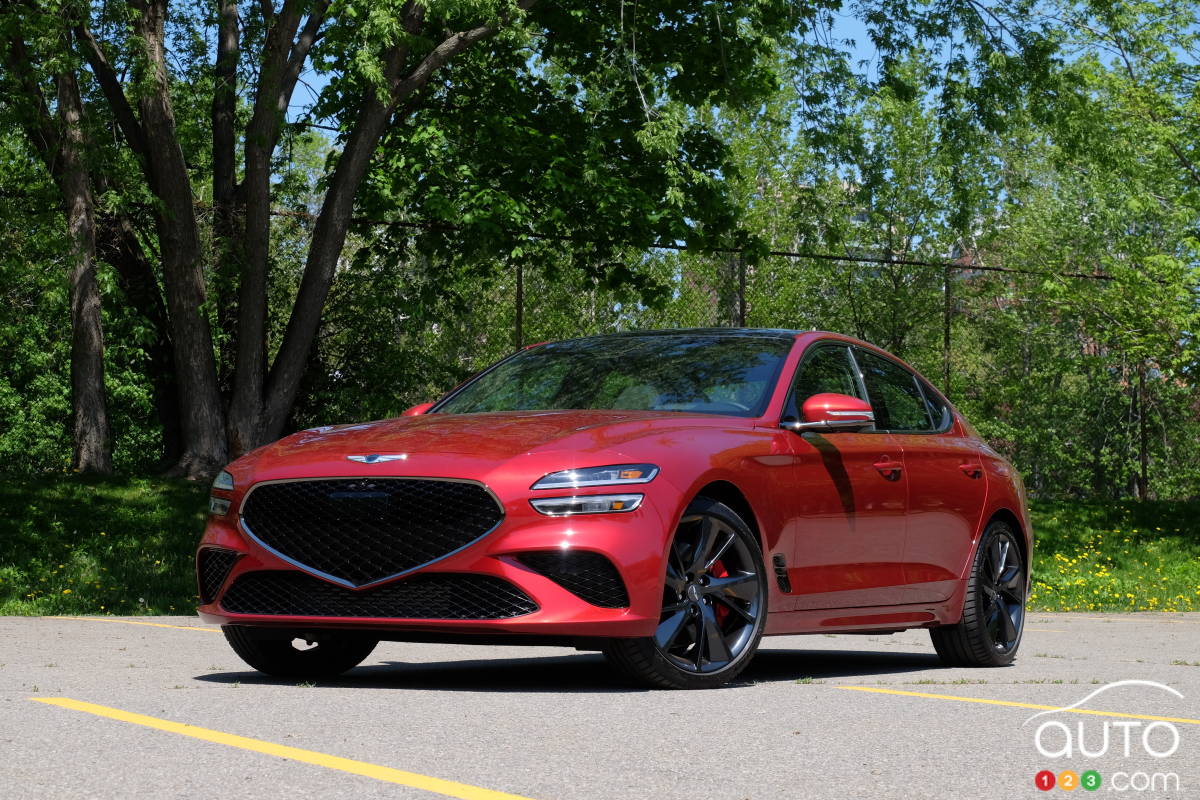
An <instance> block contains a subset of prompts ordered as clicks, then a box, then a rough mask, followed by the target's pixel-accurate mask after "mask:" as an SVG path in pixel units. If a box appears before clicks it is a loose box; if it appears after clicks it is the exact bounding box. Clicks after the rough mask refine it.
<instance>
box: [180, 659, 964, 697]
mask: <svg viewBox="0 0 1200 800" xmlns="http://www.w3.org/2000/svg"><path fill="white" fill-rule="evenodd" d="M940 666H941V662H940V661H939V660H938V658H937V656H936V655H933V654H930V653H880V652H873V651H857V650H771V649H767V650H760V651H759V652H758V653H757V654H756V655H755V657H754V661H753V662H751V664H750V666H749V667H747V668H746V671H745V672H743V673H742V674H741V675H740V676H739V677H738V679H737V680H735V681H733V682H732V683H731V684H730V685H731V686H735V687H736V686H747V685H751V684H757V683H781V682H787V681H796V680H802V679H809V678H811V679H847V680H852V679H855V678H864V677H871V676H876V675H894V674H897V673H905V672H920V671H923V670H929V669H935V668H938V667H940ZM196 680H199V681H205V682H208V683H226V684H233V683H239V684H242V685H268V686H270V685H274V686H288V685H292V686H294V685H296V683H297V680H296V679H294V678H292V679H286V678H273V677H270V676H268V675H263V674H262V673H259V672H254V671H245V672H209V673H205V674H202V675H197V676H196ZM316 683H317V684H318V685H319V686H324V687H344V688H357V689H432V690H437V691H464V692H568V693H581V694H582V693H601V694H602V693H619V692H640V691H647V690H646V689H642V688H640V687H636V686H631V685H630V684H629V683H628V682H627V681H625V680H624V679H623V678H622V677H621V676H620V674H619V673H617V672H616V671H615V670H614V669H613V668H612V667H611V666H610V665H609V664H608V662H606V661H605V659H604V657H603V656H601V655H600V654H598V653H574V654H570V655H557V656H535V657H529V658H479V659H462V660H455V661H411V662H410V661H385V662H383V663H375V664H367V665H365V666H361V667H357V668H355V669H353V670H351V671H350V672H347V673H345V674H344V675H340V676H338V677H337V678H333V679H326V680H319V681H316Z"/></svg>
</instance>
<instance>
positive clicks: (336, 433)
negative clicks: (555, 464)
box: [255, 410, 750, 468]
mask: <svg viewBox="0 0 1200 800" xmlns="http://www.w3.org/2000/svg"><path fill="white" fill-rule="evenodd" d="M730 422H731V419H730V418H728V417H714V416H710V415H693V414H681V413H679V412H670V411H607V410H605V411H522V412H516V411H513V412H494V413H486V414H430V415H425V416H417V417H399V418H396V419H387V420H379V421H377V422H364V423H360V424H356V425H336V426H329V427H322V428H312V429H310V430H306V431H301V432H299V433H296V434H293V435H292V436H289V437H287V438H285V439H282V440H280V441H279V442H276V443H275V444H273V445H269V446H268V447H266V448H263V450H262V451H260V452H259V453H256V455H257V458H256V459H255V461H256V462H257V466H258V467H260V468H261V467H265V466H268V465H271V464H273V463H274V464H279V463H291V464H299V463H301V462H304V463H309V464H314V465H315V464H317V463H322V462H324V463H328V462H331V461H339V462H344V460H345V459H346V457H347V456H350V455H370V454H380V455H405V456H418V455H420V456H431V455H439V454H445V455H461V456H469V457H471V458H473V459H479V460H484V461H491V462H499V461H506V460H508V459H511V458H515V457H517V456H520V455H524V454H528V453H533V452H537V451H544V450H562V449H570V450H575V451H581V452H591V451H600V450H610V449H612V448H616V447H620V445H621V444H623V443H625V442H627V441H629V440H631V439H636V438H641V437H643V436H646V435H647V434H650V433H651V432H653V433H654V434H661V433H664V432H666V431H668V430H671V429H674V428H683V427H694V426H697V425H699V426H710V425H719V426H728V425H729V424H730ZM732 422H733V423H734V424H735V425H737V423H740V422H743V421H742V420H732ZM744 422H745V423H747V424H748V423H749V422H750V420H745V421H744ZM739 427H740V426H739Z"/></svg>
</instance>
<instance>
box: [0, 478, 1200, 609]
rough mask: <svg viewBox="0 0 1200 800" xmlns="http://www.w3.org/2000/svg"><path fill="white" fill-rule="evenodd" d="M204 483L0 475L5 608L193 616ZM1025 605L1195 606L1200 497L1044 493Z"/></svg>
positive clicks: (1199, 597)
mask: <svg viewBox="0 0 1200 800" xmlns="http://www.w3.org/2000/svg"><path fill="white" fill-rule="evenodd" d="M206 495H207V487H204V486H197V485H195V484H191V483H187V482H185V481H169V480H163V479H157V478H109V479H97V478H88V477H80V476H75V475H62V476H54V477H37V478H23V477H17V478H13V477H7V476H0V614H68V615H69V614H172V613H176V614H190V613H191V612H192V610H193V609H194V608H195V582H194V578H193V571H192V570H193V568H192V556H193V553H194V551H195V547H196V542H197V540H198V539H199V537H200V532H201V530H202V528H203V526H204V507H205V498H206ZM1032 514H1033V524H1034V533H1035V535H1036V539H1037V541H1036V553H1035V557H1034V585H1033V591H1032V594H1031V596H1030V607H1031V608H1032V609H1034V610H1037V611H1200V502H1190V503H1172V502H1149V503H1134V502H1124V503H1079V502H1059V501H1040V502H1037V503H1035V504H1034V507H1033V509H1032Z"/></svg>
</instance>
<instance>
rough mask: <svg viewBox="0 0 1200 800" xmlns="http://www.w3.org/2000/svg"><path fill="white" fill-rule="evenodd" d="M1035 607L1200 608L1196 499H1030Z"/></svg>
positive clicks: (1199, 519)
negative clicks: (1142, 500) (1084, 500)
mask: <svg viewBox="0 0 1200 800" xmlns="http://www.w3.org/2000/svg"><path fill="white" fill-rule="evenodd" d="M1031 512H1032V515H1033V530H1034V535H1035V537H1036V541H1035V552H1034V561H1033V588H1032V590H1031V592H1030V596H1029V605H1030V607H1031V608H1032V609H1034V610H1038V611H1200V502H1168V501H1159V502H1146V503H1136V502H1132V501H1126V502H1116V503H1080V502H1061V501H1042V502H1038V503H1036V504H1034V505H1033V508H1032V509H1031Z"/></svg>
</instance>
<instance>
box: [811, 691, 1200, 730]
mask: <svg viewBox="0 0 1200 800" xmlns="http://www.w3.org/2000/svg"><path fill="white" fill-rule="evenodd" d="M833 688H835V689H849V690H850V691H852V692H874V693H875V694H899V695H904V696H905V697H928V698H932V699H934V700H957V701H958V702H960V703H986V704H987V705H989V706H1012V707H1013V708H1034V709H1037V710H1039V711H1062V712H1063V713H1064V714H1091V715H1092V716H1096V717H1124V718H1126V719H1150V720H1155V721H1159V722H1182V723H1184V724H1185V725H1200V719H1184V718H1182V717H1155V716H1151V715H1149V714H1123V713H1121V712H1120V711H1093V710H1091V709H1089V708H1062V707H1061V706H1042V705H1038V704H1037V703H1014V702H1012V701H1010V700H988V699H985V698H982V697H959V696H958V695H954V694H928V693H926V692H905V691H901V690H900V689H880V688H878V687H875V686H835V687H833Z"/></svg>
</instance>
